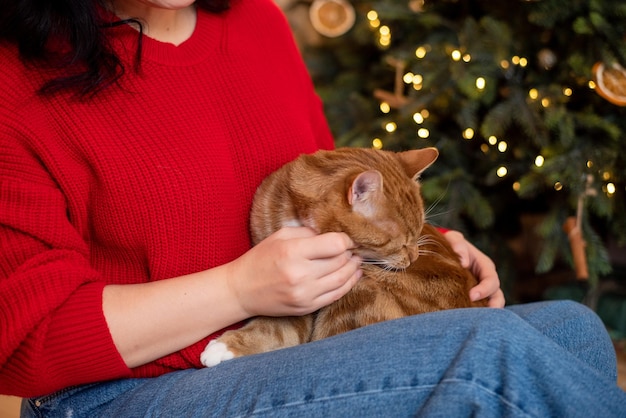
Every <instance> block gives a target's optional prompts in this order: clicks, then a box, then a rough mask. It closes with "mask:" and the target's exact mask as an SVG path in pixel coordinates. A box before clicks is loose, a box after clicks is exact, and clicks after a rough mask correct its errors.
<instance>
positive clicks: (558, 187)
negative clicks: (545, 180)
mask: <svg viewBox="0 0 626 418" xmlns="http://www.w3.org/2000/svg"><path fill="white" fill-rule="evenodd" d="M554 190H556V191H557V192H560V191H561V190H563V183H561V182H560V181H557V182H556V183H554Z"/></svg>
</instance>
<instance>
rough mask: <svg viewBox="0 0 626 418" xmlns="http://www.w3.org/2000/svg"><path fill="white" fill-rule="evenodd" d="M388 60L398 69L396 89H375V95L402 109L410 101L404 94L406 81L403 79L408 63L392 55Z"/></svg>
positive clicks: (391, 105)
mask: <svg viewBox="0 0 626 418" xmlns="http://www.w3.org/2000/svg"><path fill="white" fill-rule="evenodd" d="M386 61H387V63H388V64H389V65H391V66H392V67H394V68H395V70H396V77H395V82H394V89H393V92H390V91H387V90H382V89H375V90H374V97H376V98H377V99H378V100H382V101H383V102H386V103H387V104H388V105H389V106H390V107H392V108H394V109H400V108H401V107H403V106H405V105H406V104H407V103H408V101H409V99H408V97H406V96H405V95H404V81H403V80H402V76H403V75H404V69H405V67H406V63H405V62H404V61H402V60H399V59H396V58H394V57H391V56H388V57H387V58H386Z"/></svg>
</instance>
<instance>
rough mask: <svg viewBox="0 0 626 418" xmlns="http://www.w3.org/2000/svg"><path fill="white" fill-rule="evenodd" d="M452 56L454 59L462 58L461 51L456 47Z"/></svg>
mask: <svg viewBox="0 0 626 418" xmlns="http://www.w3.org/2000/svg"><path fill="white" fill-rule="evenodd" d="M450 56H451V57H452V60H453V61H458V60H460V59H461V51H459V50H458V49H455V50H454V51H452V53H451V54H450Z"/></svg>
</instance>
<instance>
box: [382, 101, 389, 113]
mask: <svg viewBox="0 0 626 418" xmlns="http://www.w3.org/2000/svg"><path fill="white" fill-rule="evenodd" d="M380 111H381V112H383V113H389V112H391V106H389V103H387V102H381V103H380Z"/></svg>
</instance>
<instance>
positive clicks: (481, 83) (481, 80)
mask: <svg viewBox="0 0 626 418" xmlns="http://www.w3.org/2000/svg"><path fill="white" fill-rule="evenodd" d="M486 84H487V82H486V81H485V79H484V78H483V77H478V78H477V79H476V88H477V89H478V90H484V89H485V85H486Z"/></svg>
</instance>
